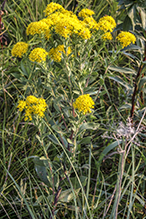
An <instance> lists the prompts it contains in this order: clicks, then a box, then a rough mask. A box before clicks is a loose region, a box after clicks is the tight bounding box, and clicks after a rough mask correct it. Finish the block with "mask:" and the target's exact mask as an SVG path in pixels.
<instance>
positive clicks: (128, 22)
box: [123, 15, 132, 31]
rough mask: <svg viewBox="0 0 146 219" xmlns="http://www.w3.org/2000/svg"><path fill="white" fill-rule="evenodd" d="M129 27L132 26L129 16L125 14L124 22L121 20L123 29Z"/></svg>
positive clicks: (128, 28)
mask: <svg viewBox="0 0 146 219" xmlns="http://www.w3.org/2000/svg"><path fill="white" fill-rule="evenodd" d="M131 27H132V22H131V19H130V18H129V16H128V15H127V16H126V17H125V20H124V22H123V30H124V31H127V30H130V29H131Z"/></svg>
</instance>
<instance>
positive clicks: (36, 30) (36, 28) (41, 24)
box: [26, 18, 53, 39]
mask: <svg viewBox="0 0 146 219" xmlns="http://www.w3.org/2000/svg"><path fill="white" fill-rule="evenodd" d="M52 24H53V23H52V21H51V20H49V19H45V18H44V19H42V20H40V21H36V22H32V23H30V24H29V25H28V27H27V28H26V34H27V35H32V36H33V35H35V34H38V35H44V36H45V37H46V38H47V39H49V38H50V36H51V34H50V31H51V29H50V28H51V26H52Z"/></svg>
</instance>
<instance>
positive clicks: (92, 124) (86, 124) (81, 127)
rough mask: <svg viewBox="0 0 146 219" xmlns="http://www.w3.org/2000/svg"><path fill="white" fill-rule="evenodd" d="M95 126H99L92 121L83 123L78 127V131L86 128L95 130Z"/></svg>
mask: <svg viewBox="0 0 146 219" xmlns="http://www.w3.org/2000/svg"><path fill="white" fill-rule="evenodd" d="M97 128H99V124H97V123H93V122H88V123H83V124H82V125H81V126H80V128H79V132H81V131H83V130H87V129H91V130H96V129H97Z"/></svg>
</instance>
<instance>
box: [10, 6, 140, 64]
mask: <svg viewBox="0 0 146 219" xmlns="http://www.w3.org/2000/svg"><path fill="white" fill-rule="evenodd" d="M44 13H45V16H46V18H44V19H42V20H39V21H35V22H32V23H30V24H29V25H28V27H27V29H26V34H27V35H31V36H34V35H38V36H39V37H41V38H42V37H44V38H45V39H46V40H49V39H50V37H52V36H53V35H54V34H57V35H59V37H63V38H64V39H67V38H72V40H73V39H74V38H75V39H77V38H79V39H83V40H88V39H90V38H91V37H92V35H95V34H96V33H97V32H100V33H101V38H102V39H103V40H112V38H113V37H112V34H111V33H112V32H113V30H114V29H115V27H116V22H115V20H114V18H113V17H111V16H104V17H102V18H100V20H99V21H98V22H97V21H96V20H95V19H94V18H93V16H94V14H95V13H94V11H92V10H90V9H82V10H81V11H80V12H79V13H78V17H77V15H76V14H74V13H73V12H72V11H68V10H65V9H64V8H63V7H62V6H61V5H60V4H57V3H54V2H51V3H50V4H48V5H47V7H46V9H45V10H44ZM116 39H117V40H118V41H119V42H120V43H121V44H122V47H125V46H128V45H130V44H131V43H135V41H136V38H135V36H134V35H133V34H132V33H129V32H124V31H122V32H121V33H120V34H119V35H118V36H117V38H116ZM28 47H29V44H27V43H25V42H18V43H16V44H15V45H14V47H13V49H12V55H13V56H15V57H19V58H22V57H23V56H24V54H25V53H27V51H28ZM66 49H67V50H66V51H68V52H67V53H65V51H64V49H63V45H57V46H56V48H51V50H50V51H45V50H44V48H43V49H42V48H35V50H34V51H33V50H32V51H31V54H30V55H29V59H30V60H31V61H32V62H39V63H40V62H45V61H46V57H47V56H49V57H50V58H51V59H52V60H54V61H56V62H60V61H61V58H62V53H64V54H66V56H68V55H69V54H70V53H71V52H72V51H71V47H70V48H66Z"/></svg>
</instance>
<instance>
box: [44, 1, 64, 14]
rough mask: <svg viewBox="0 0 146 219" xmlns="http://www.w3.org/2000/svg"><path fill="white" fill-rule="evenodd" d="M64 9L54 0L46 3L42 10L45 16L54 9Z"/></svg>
mask: <svg viewBox="0 0 146 219" xmlns="http://www.w3.org/2000/svg"><path fill="white" fill-rule="evenodd" d="M58 10H59V11H64V10H65V9H64V8H63V7H62V6H61V5H59V4H57V3H54V2H51V3H50V4H48V5H47V7H46V9H45V10H44V13H45V16H49V15H50V14H52V13H53V12H54V11H58Z"/></svg>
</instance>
